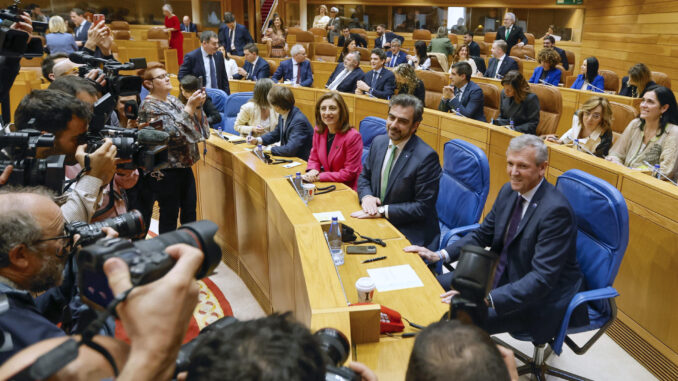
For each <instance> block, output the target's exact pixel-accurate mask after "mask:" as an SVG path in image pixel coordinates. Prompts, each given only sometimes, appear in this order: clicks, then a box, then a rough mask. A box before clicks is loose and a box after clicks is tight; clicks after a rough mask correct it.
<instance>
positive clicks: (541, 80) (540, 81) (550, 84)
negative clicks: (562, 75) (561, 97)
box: [539, 79, 557, 87]
mask: <svg viewBox="0 0 678 381" xmlns="http://www.w3.org/2000/svg"><path fill="white" fill-rule="evenodd" d="M539 83H541V84H542V85H547V86H555V87H557V86H556V85H554V84H552V83H548V82H546V81H544V80H543V79H540V80H539Z"/></svg>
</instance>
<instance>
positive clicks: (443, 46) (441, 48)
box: [427, 37, 454, 56]
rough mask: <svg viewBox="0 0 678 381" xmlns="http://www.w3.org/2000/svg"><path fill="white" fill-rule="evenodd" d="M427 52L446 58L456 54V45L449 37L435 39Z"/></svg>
mask: <svg viewBox="0 0 678 381" xmlns="http://www.w3.org/2000/svg"><path fill="white" fill-rule="evenodd" d="M427 50H428V51H429V52H431V53H441V54H444V55H446V56H449V55H452V54H454V45H452V42H450V39H449V38H447V37H442V38H434V39H432V40H431V43H430V44H429V45H428V48H427Z"/></svg>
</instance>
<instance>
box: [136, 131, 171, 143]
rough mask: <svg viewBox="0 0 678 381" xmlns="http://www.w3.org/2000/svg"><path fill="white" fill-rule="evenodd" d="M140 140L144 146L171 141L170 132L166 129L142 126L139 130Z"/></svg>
mask: <svg viewBox="0 0 678 381" xmlns="http://www.w3.org/2000/svg"><path fill="white" fill-rule="evenodd" d="M138 136H139V137H138V139H137V140H138V142H139V144H141V145H144V146H159V145H164V144H167V143H168V142H169V134H168V133H167V132H165V131H158V130H155V129H153V128H142V129H140V130H139V135H138Z"/></svg>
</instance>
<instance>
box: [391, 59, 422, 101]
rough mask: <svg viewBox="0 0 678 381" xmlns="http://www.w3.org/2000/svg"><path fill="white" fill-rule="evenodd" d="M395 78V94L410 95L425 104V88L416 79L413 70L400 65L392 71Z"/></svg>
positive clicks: (406, 65) (409, 66) (408, 66)
mask: <svg viewBox="0 0 678 381" xmlns="http://www.w3.org/2000/svg"><path fill="white" fill-rule="evenodd" d="M393 74H395V78H396V88H395V90H396V91H395V92H396V94H410V95H414V96H415V97H417V98H419V100H420V101H421V103H422V104H426V88H425V87H424V82H423V81H422V80H421V79H419V78H417V73H415V72H414V68H413V67H412V66H411V65H408V64H400V65H398V66H396V68H395V70H393Z"/></svg>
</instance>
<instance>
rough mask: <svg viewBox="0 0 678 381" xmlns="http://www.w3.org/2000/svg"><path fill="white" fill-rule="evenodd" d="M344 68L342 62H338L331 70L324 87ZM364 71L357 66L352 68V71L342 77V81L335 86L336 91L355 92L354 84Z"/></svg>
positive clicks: (361, 77)
mask: <svg viewBox="0 0 678 381" xmlns="http://www.w3.org/2000/svg"><path fill="white" fill-rule="evenodd" d="M343 70H344V64H343V63H340V64H338V65H337V67H336V68H335V69H334V71H333V72H332V75H331V76H330V78H329V79H328V80H327V83H326V84H325V87H329V86H330V84H331V83H332V82H334V79H335V78H336V77H337V76H338V75H339V74H340V73H341V72H342V71H343ZM364 75H365V73H364V72H363V70H362V69H361V68H359V67H357V68H355V69H353V71H352V72H351V73H350V74H349V75H347V76H346V78H344V80H343V81H341V83H340V84H339V86H337V91H341V92H343V93H355V89H356V84H357V83H358V81H360V80H361V79H363V76H364Z"/></svg>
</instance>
